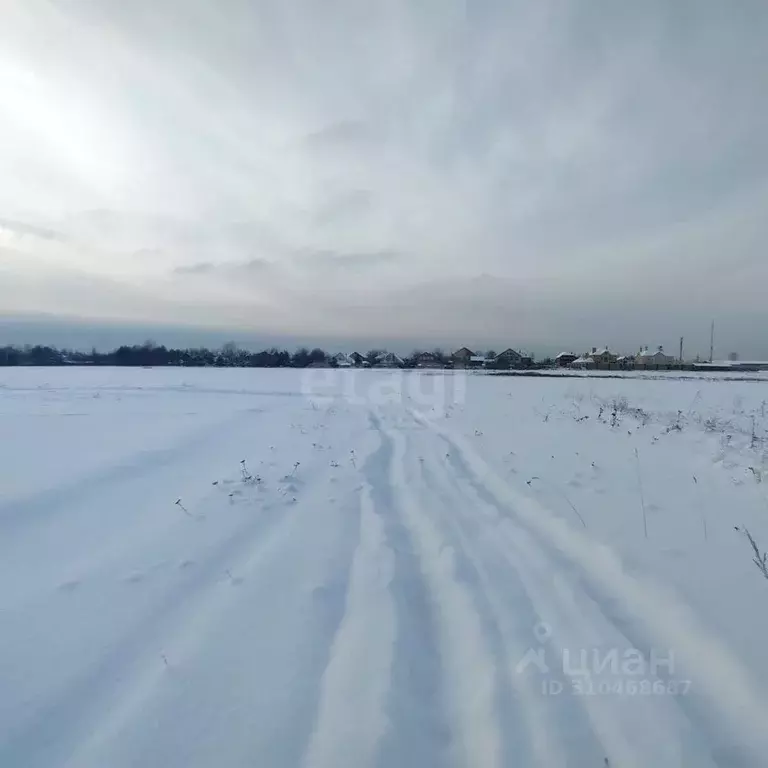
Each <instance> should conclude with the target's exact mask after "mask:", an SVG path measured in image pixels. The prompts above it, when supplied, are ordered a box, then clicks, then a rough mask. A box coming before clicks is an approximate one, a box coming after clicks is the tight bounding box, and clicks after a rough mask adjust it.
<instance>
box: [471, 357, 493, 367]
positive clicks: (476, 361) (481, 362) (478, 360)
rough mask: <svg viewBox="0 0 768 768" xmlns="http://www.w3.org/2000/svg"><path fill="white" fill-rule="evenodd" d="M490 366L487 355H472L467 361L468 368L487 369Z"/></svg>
mask: <svg viewBox="0 0 768 768" xmlns="http://www.w3.org/2000/svg"><path fill="white" fill-rule="evenodd" d="M487 364H488V358H487V357H486V356H485V355H472V356H471V357H470V358H469V360H467V363H466V366H467V367H468V368H485V366H486V365H487Z"/></svg>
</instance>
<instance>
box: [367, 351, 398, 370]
mask: <svg viewBox="0 0 768 768" xmlns="http://www.w3.org/2000/svg"><path fill="white" fill-rule="evenodd" d="M374 367H376V368H402V367H403V360H402V358H400V357H398V356H397V355H396V354H395V353H394V352H382V353H381V354H380V355H379V356H378V357H377V358H376V362H375V363H374Z"/></svg>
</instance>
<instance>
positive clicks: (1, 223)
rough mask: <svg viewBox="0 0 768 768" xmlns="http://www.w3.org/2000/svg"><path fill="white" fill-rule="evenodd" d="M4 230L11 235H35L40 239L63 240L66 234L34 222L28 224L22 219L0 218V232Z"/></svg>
mask: <svg viewBox="0 0 768 768" xmlns="http://www.w3.org/2000/svg"><path fill="white" fill-rule="evenodd" d="M3 230H5V231H6V232H8V233H10V234H11V235H16V236H19V237H37V238H40V239H41V240H60V241H65V240H66V236H65V235H63V234H62V233H61V232H57V231H56V230H54V229H49V228H48V227H38V226H36V225H34V224H28V223H25V222H23V221H13V220H11V219H4V218H0V232H2V231H3Z"/></svg>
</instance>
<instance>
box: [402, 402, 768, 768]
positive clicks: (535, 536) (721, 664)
mask: <svg viewBox="0 0 768 768" xmlns="http://www.w3.org/2000/svg"><path fill="white" fill-rule="evenodd" d="M414 415H415V417H416V418H417V420H418V421H420V422H421V423H423V424H425V425H427V426H428V427H430V428H431V429H433V430H434V431H435V432H436V433H437V434H439V435H441V436H442V437H443V439H444V440H445V442H446V445H447V446H448V447H449V454H450V457H451V459H452V463H453V465H454V467H455V469H456V471H457V473H459V474H461V475H463V476H464V477H465V478H466V479H467V481H468V482H469V483H470V484H472V485H474V487H475V488H476V490H477V491H478V493H479V495H481V496H483V497H484V498H485V499H486V500H487V501H488V503H489V504H490V505H491V506H492V507H494V508H495V509H496V511H497V513H498V514H499V515H500V516H502V517H503V518H506V519H507V521H508V523H507V526H509V525H514V526H515V529H514V530H515V532H517V531H519V530H523V531H524V532H525V533H527V534H528V535H529V541H530V542H533V543H534V544H535V545H536V546H538V548H539V551H542V549H543V550H544V551H545V552H548V553H549V554H548V555H546V554H545V555H544V558H543V560H544V562H546V570H547V572H549V573H553V572H556V571H558V570H559V571H560V572H562V571H563V562H565V563H568V564H569V568H568V567H567V568H566V570H570V571H575V572H576V573H577V574H578V575H579V578H578V580H579V581H585V582H587V583H589V584H591V585H593V587H594V585H598V587H597V589H598V592H599V594H600V595H601V598H600V603H601V604H603V603H604V602H605V601H606V600H607V599H610V600H611V601H613V602H616V603H618V604H621V605H622V606H626V610H628V611H631V612H632V614H633V616H635V618H636V620H637V621H638V622H641V623H642V624H644V625H645V626H646V627H647V629H648V631H649V632H650V636H652V637H654V638H655V642H653V643H652V645H654V646H655V647H657V648H672V649H674V650H675V652H676V655H677V657H678V658H682V659H683V661H684V664H685V666H686V671H687V676H688V677H690V678H692V679H693V680H694V685H695V686H696V688H697V690H698V691H699V693H700V698H703V699H706V701H707V702H708V708H709V710H710V712H711V713H713V715H712V718H711V722H712V723H714V724H716V726H715V727H716V728H717V730H720V731H721V732H722V731H726V732H727V733H728V734H729V740H730V742H731V743H733V744H736V745H738V748H737V751H736V753H734V752H733V751H732V750H729V749H726V752H727V753H728V754H727V755H726V756H725V757H723V758H722V759H720V757H719V756H718V755H717V754H713V756H712V760H713V761H714V764H715V765H722V766H728V767H729V768H731V766H738V767H739V768H741V766H742V765H743V766H749V765H759V764H760V763H761V761H762V760H763V756H764V754H765V751H766V747H767V746H768V745H766V737H765V736H763V725H761V724H764V722H765V721H766V718H768V706H767V705H766V702H764V701H763V700H762V698H761V697H760V696H759V695H758V694H757V693H756V691H754V690H753V688H752V686H751V684H750V682H749V679H748V676H747V675H746V673H745V672H744V671H743V669H742V668H741V665H740V664H739V662H738V661H737V660H736V659H735V658H733V657H732V655H731V654H730V653H729V652H728V650H727V649H725V648H724V647H722V646H721V645H720V644H719V643H718V642H717V641H716V640H715V639H714V638H711V637H708V636H707V633H706V631H705V629H704V628H703V627H702V626H701V625H700V624H699V622H698V620H697V619H696V617H695V616H694V615H693V613H692V612H691V610H690V609H689V608H688V607H687V606H686V605H684V604H681V603H679V602H678V601H677V600H675V599H674V598H673V596H672V595H670V594H669V593H667V592H666V591H664V590H662V589H661V588H659V587H656V586H654V585H651V584H643V583H641V582H640V581H639V580H637V579H635V578H633V577H631V576H630V575H628V574H627V573H626V572H625V571H624V569H623V568H622V566H621V563H620V561H619V560H618V558H617V556H616V555H615V554H614V553H613V552H612V551H610V550H609V549H608V548H607V547H605V546H603V545H601V544H598V543H596V542H594V541H592V540H591V539H589V537H588V536H587V535H585V534H583V533H582V532H581V531H578V530H575V529H574V528H572V527H571V526H569V525H567V524H566V523H565V522H564V521H562V520H559V519H557V518H554V517H552V516H551V515H550V513H549V512H548V511H547V510H546V509H544V508H542V507H541V506H540V505H539V504H538V503H537V502H535V501H534V500H532V499H530V498H528V497H526V496H524V495H522V494H518V493H517V492H515V491H514V490H513V489H511V488H510V487H509V486H507V485H506V483H504V481H503V480H501V478H499V477H498V476H497V475H496V474H495V473H494V472H493V471H492V470H491V469H490V467H489V466H488V465H487V464H486V463H485V462H484V461H483V460H482V459H481V458H480V457H479V456H478V455H477V454H476V452H475V451H474V450H473V449H472V448H471V447H469V446H468V445H467V444H466V443H465V441H463V440H462V439H460V438H457V437H455V436H453V435H451V434H450V433H449V432H448V431H447V430H444V429H441V428H440V427H438V426H437V425H435V424H432V423H430V422H428V421H427V420H426V419H424V417H421V416H419V415H418V414H414ZM507 537H508V539H507V540H508V541H510V540H511V541H512V543H514V535H513V536H512V537H511V539H510V537H509V528H507ZM517 543H518V546H519V541H518V542H517ZM518 551H521V550H519V549H518ZM522 555H523V556H526V555H527V556H528V557H530V549H525V551H522ZM600 610H601V612H602V607H601V608H600ZM603 615H604V614H603ZM604 618H605V620H606V622H607V623H608V624H609V625H611V626H613V629H614V631H616V632H618V633H619V634H621V631H620V630H619V629H618V628H617V627H616V626H615V624H614V623H613V622H611V621H610V619H609V618H607V617H605V616H604ZM715 713H716V714H715ZM709 735H710V734H708V733H706V732H703V733H702V740H704V741H705V742H709V741H710V739H709ZM707 759H709V758H707ZM630 764H631V763H630ZM692 765H695V766H696V768H698V766H699V765H700V763H693V764H692ZM675 768H677V766H675Z"/></svg>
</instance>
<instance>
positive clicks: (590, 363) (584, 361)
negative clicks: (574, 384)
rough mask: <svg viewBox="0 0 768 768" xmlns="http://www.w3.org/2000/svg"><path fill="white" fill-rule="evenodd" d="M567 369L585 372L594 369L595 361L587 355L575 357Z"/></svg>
mask: <svg viewBox="0 0 768 768" xmlns="http://www.w3.org/2000/svg"><path fill="white" fill-rule="evenodd" d="M568 367H569V368H578V369H581V370H586V369H587V368H594V367H595V361H594V360H593V359H592V358H591V357H589V356H588V355H582V356H581V357H577V358H576V359H575V360H574V361H573V362H571V363H570V365H569V366H568Z"/></svg>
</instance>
